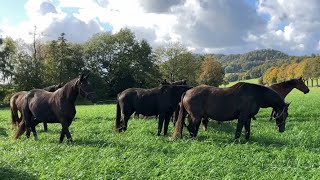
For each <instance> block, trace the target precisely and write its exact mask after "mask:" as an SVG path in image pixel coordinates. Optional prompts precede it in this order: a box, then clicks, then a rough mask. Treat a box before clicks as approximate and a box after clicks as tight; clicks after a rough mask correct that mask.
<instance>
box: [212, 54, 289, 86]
mask: <svg viewBox="0 0 320 180" xmlns="http://www.w3.org/2000/svg"><path fill="white" fill-rule="evenodd" d="M210 55H213V56H215V57H216V58H217V60H218V61H219V62H221V63H222V65H223V66H224V67H225V72H226V73H230V74H232V75H233V76H235V75H237V76H238V77H233V78H231V79H233V80H235V79H236V80H241V79H248V78H249V79H251V78H259V77H261V76H262V74H263V73H264V72H265V71H266V70H267V69H268V68H269V67H271V66H275V65H279V64H283V63H286V62H288V60H289V58H290V56H289V55H288V54H286V53H284V52H281V51H278V50H274V49H260V50H254V51H250V52H248V53H244V54H230V55H224V54H210ZM240 76H241V77H240ZM231 79H229V81H230V80H231ZM233 80H232V81H233Z"/></svg>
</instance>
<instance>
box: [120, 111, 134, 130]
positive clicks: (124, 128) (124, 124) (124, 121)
mask: <svg viewBox="0 0 320 180" xmlns="http://www.w3.org/2000/svg"><path fill="white" fill-rule="evenodd" d="M132 114H133V112H130V113H129V114H124V115H123V125H122V127H121V131H126V130H127V127H128V121H129V119H130V116H131V115H132ZM121 131H119V132H121Z"/></svg>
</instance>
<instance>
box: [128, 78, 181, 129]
mask: <svg viewBox="0 0 320 180" xmlns="http://www.w3.org/2000/svg"><path fill="white" fill-rule="evenodd" d="M159 82H160V86H164V85H187V80H185V79H182V80H179V81H174V82H168V81H167V79H164V80H163V81H159ZM178 107H179V106H177V109H176V111H175V112H174V113H173V116H172V118H171V120H172V122H173V123H175V121H174V118H175V116H176V114H179V109H178ZM139 115H140V114H138V113H137V112H135V113H134V117H136V118H139ZM155 117H156V118H157V115H156V116H155ZM144 118H145V119H147V118H148V116H144Z"/></svg>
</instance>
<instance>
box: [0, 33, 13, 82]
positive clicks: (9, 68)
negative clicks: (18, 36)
mask: <svg viewBox="0 0 320 180" xmlns="http://www.w3.org/2000/svg"><path fill="white" fill-rule="evenodd" d="M16 51H17V48H16V44H15V42H14V41H13V40H12V39H11V38H5V39H4V40H3V41H2V44H1V45H0V73H1V79H2V80H3V81H7V80H11V79H12V76H13V69H14V64H13V61H14V58H15V55H16Z"/></svg>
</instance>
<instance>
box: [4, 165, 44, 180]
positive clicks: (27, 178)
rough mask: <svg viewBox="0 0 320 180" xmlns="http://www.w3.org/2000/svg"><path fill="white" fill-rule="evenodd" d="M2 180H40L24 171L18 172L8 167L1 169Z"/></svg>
mask: <svg viewBox="0 0 320 180" xmlns="http://www.w3.org/2000/svg"><path fill="white" fill-rule="evenodd" d="M0 179H2V180H7V179H8V180H9V179H17V180H20V179H21V180H36V179H38V178H36V177H35V176H33V175H31V174H28V173H26V172H23V171H18V170H16V169H11V168H7V167H0Z"/></svg>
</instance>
